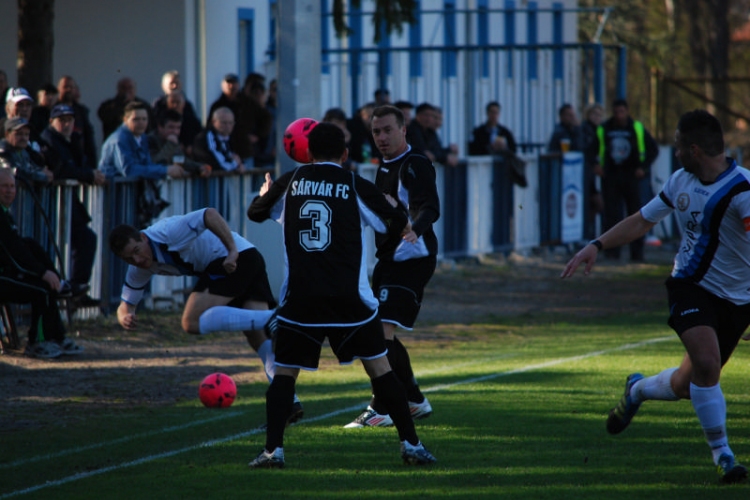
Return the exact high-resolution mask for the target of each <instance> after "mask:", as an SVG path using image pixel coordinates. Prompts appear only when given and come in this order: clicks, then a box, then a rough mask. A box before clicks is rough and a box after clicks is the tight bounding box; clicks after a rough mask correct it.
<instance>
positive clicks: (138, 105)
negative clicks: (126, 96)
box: [122, 101, 149, 116]
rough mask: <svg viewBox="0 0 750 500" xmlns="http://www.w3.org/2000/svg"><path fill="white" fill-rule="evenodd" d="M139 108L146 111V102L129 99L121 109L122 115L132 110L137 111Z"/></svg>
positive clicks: (147, 108)
mask: <svg viewBox="0 0 750 500" xmlns="http://www.w3.org/2000/svg"><path fill="white" fill-rule="evenodd" d="M139 109H145V110H146V112H148V110H149V106H148V104H146V103H145V102H141V101H130V102H129V103H127V104H126V105H125V111H123V113H122V116H127V115H129V114H130V113H132V112H133V111H137V110H139Z"/></svg>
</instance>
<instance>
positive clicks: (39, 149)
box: [5, 87, 50, 165]
mask: <svg viewBox="0 0 750 500" xmlns="http://www.w3.org/2000/svg"><path fill="white" fill-rule="evenodd" d="M33 108H34V99H33V98H32V97H31V95H30V94H29V92H28V91H27V90H26V89H25V88H23V87H16V88H12V89H10V90H9V91H8V102H7V103H6V104H5V111H6V112H7V114H8V118H14V117H19V118H23V119H24V120H26V121H27V122H28V123H29V131H30V132H29V143H28V151H29V154H30V155H31V156H32V157H35V155H38V156H36V157H35V158H34V161H35V162H36V163H38V164H39V165H49V162H50V161H49V160H50V159H49V158H48V157H47V156H48V150H49V144H47V143H46V142H45V141H44V139H42V136H41V135H40V132H41V130H37V129H36V127H34V125H33V124H32V122H31V114H32V111H33Z"/></svg>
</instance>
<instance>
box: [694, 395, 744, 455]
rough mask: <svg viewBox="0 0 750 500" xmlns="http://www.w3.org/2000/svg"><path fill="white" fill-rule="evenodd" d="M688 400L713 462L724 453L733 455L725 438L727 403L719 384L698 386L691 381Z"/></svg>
mask: <svg viewBox="0 0 750 500" xmlns="http://www.w3.org/2000/svg"><path fill="white" fill-rule="evenodd" d="M690 400H691V401H692V403H693V408H694V409H695V414H696V415H698V420H699V421H700V423H701V427H702V428H703V434H704V435H705V436H706V441H708V446H710V447H711V454H712V455H713V457H714V463H718V460H719V457H720V456H721V455H722V454H724V453H726V454H728V455H732V456H734V453H732V450H731V449H730V448H729V440H728V438H727V427H726V421H727V404H726V401H725V400H724V393H723V392H721V386H720V385H719V384H716V385H715V386H713V387H698V386H697V385H695V384H692V383H691V384H690Z"/></svg>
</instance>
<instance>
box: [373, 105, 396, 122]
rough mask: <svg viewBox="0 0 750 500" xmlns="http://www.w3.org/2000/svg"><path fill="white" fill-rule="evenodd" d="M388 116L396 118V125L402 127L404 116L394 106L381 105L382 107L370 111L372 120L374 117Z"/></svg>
mask: <svg viewBox="0 0 750 500" xmlns="http://www.w3.org/2000/svg"><path fill="white" fill-rule="evenodd" d="M388 115H393V116H395V117H396V123H398V126H399V127H403V126H404V114H403V113H402V112H401V110H400V109H398V108H397V107H396V106H391V105H390V104H383V105H382V106H378V107H377V108H375V109H374V110H373V111H372V117H373V118H375V117H377V118H383V117H384V116H388Z"/></svg>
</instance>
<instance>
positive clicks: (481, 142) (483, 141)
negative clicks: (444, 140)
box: [469, 101, 518, 156]
mask: <svg viewBox="0 0 750 500" xmlns="http://www.w3.org/2000/svg"><path fill="white" fill-rule="evenodd" d="M501 109H502V108H501V106H500V103H499V102H497V101H492V102H490V103H488V104H487V106H485V112H486V114H487V119H486V120H485V122H484V123H483V124H482V125H479V126H478V127H476V128H475V129H474V130H472V132H471V141H470V142H469V155H471V156H482V155H494V154H499V153H501V152H503V151H510V152H511V153H514V154H515V153H517V152H518V147H517V146H516V140H515V138H514V137H513V133H512V132H511V131H510V130H509V129H508V128H506V127H503V126H502V125H500V111H501Z"/></svg>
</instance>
